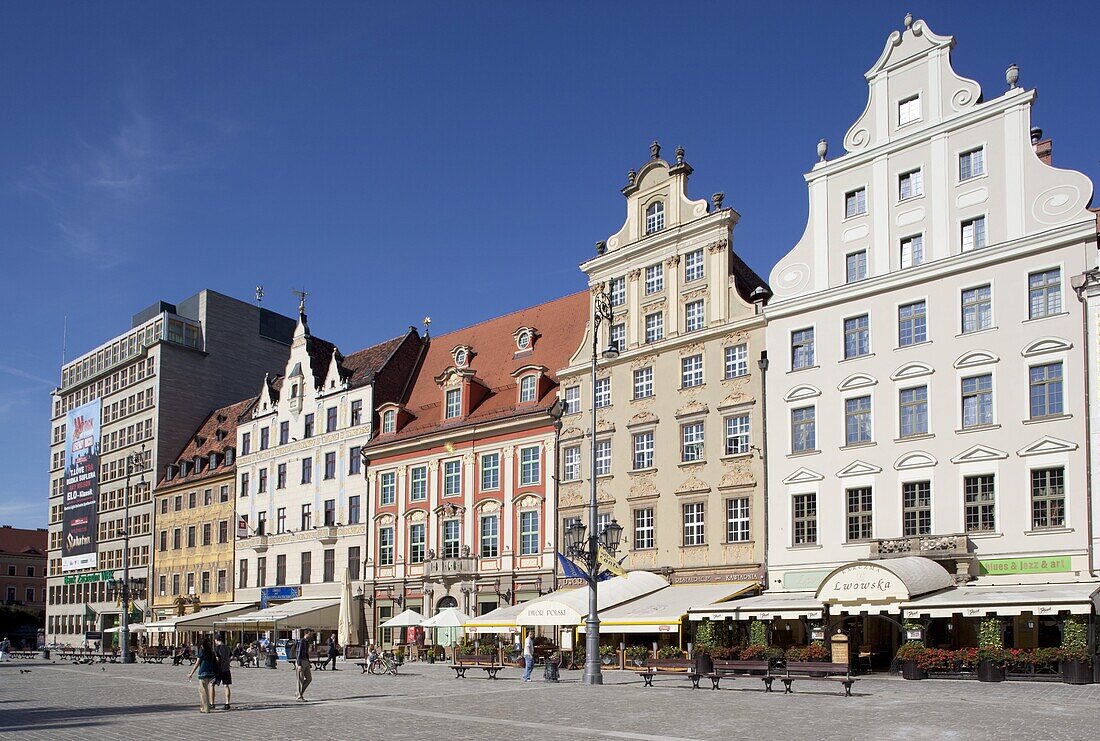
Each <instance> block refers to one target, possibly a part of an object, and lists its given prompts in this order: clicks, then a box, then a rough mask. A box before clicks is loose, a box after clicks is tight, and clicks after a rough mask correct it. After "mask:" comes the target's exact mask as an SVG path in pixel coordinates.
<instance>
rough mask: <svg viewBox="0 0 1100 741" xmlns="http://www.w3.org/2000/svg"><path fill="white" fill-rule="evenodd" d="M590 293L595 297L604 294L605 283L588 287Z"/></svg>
mask: <svg viewBox="0 0 1100 741" xmlns="http://www.w3.org/2000/svg"><path fill="white" fill-rule="evenodd" d="M588 292H589V293H591V294H592V295H593V296H598V295H600V294H601V293H603V292H604V290H603V283H596V284H593V285H591V286H589V287H588Z"/></svg>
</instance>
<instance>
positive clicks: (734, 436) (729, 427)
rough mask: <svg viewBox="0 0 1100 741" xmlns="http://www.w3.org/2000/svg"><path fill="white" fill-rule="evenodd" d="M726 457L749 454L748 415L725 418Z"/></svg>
mask: <svg viewBox="0 0 1100 741" xmlns="http://www.w3.org/2000/svg"><path fill="white" fill-rule="evenodd" d="M725 450H726V453H725V454H726V455H745V454H747V453H748V452H749V415H747V414H738V415H736V416H734V417H726V448H725Z"/></svg>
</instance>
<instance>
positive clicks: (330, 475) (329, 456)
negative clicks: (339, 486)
mask: <svg viewBox="0 0 1100 741" xmlns="http://www.w3.org/2000/svg"><path fill="white" fill-rule="evenodd" d="M334 478H336V451H334V450H333V451H329V452H328V453H325V480H326V481H327V480H328V479H334Z"/></svg>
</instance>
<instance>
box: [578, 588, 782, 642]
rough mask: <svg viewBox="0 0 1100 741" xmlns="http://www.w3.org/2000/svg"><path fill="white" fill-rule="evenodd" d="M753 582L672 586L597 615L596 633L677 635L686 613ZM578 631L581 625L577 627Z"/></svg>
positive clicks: (730, 594)
mask: <svg viewBox="0 0 1100 741" xmlns="http://www.w3.org/2000/svg"><path fill="white" fill-rule="evenodd" d="M759 586H760V585H759V584H758V583H756V582H754V581H746V582H727V583H725V584H674V585H671V586H668V587H665V588H664V589H659V590H657V591H656V592H651V593H650V594H647V595H645V596H644V597H639V598H638V599H636V600H632V601H630V602H627V603H624V604H621V605H619V606H618V607H613V608H611V609H610V610H607V611H606V612H601V613H600V633H678V632H679V630H680V626H681V623H682V621H683V619H684V617H685V616H686V615H687V614H688V610H690V609H691V608H693V607H699V606H702V605H710V604H713V603H720V602H724V601H725V600H728V599H730V598H732V597H736V596H737V595H738V594H743V593H745V592H748V591H750V590H753V589H756V588H758V587H759ZM580 630H581V632H582V633H583V632H585V626H584V625H581V627H580Z"/></svg>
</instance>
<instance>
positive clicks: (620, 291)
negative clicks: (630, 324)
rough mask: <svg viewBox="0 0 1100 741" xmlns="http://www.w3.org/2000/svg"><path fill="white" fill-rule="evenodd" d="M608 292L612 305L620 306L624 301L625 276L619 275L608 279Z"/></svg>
mask: <svg viewBox="0 0 1100 741" xmlns="http://www.w3.org/2000/svg"><path fill="white" fill-rule="evenodd" d="M608 294H610V299H611V305H612V306H622V305H623V304H625V303H626V277H625V276H622V275H620V276H619V277H618V278H612V279H611V280H609V281H608Z"/></svg>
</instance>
